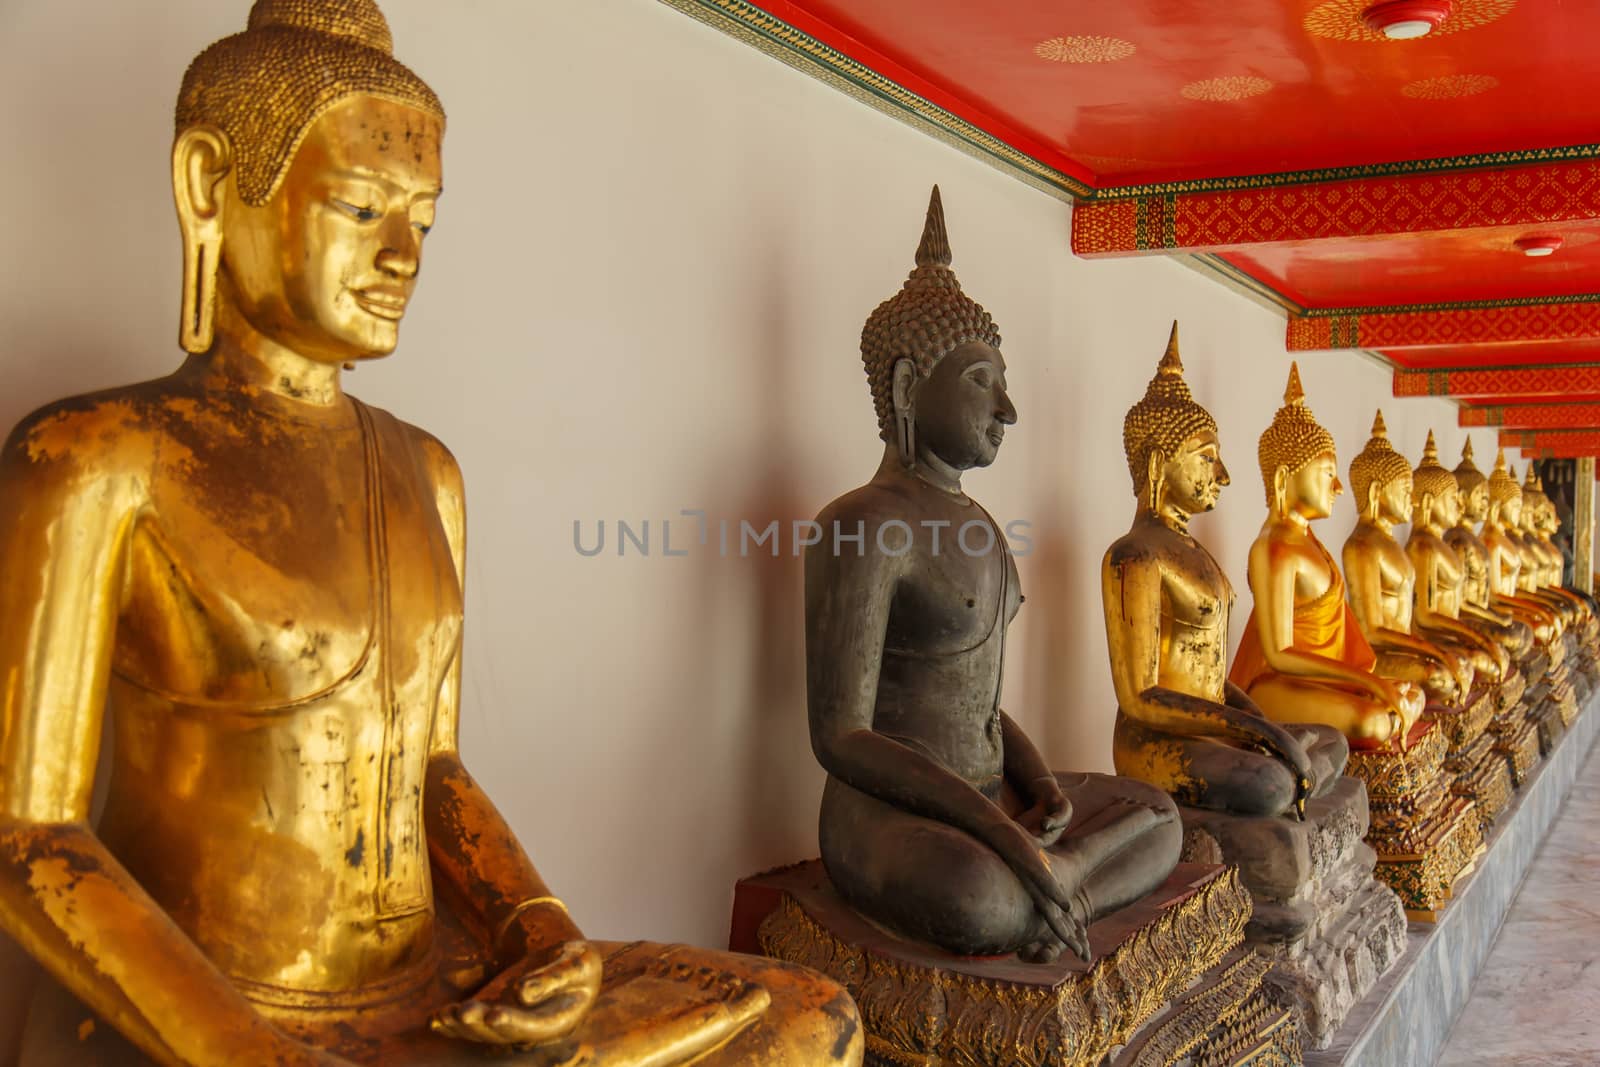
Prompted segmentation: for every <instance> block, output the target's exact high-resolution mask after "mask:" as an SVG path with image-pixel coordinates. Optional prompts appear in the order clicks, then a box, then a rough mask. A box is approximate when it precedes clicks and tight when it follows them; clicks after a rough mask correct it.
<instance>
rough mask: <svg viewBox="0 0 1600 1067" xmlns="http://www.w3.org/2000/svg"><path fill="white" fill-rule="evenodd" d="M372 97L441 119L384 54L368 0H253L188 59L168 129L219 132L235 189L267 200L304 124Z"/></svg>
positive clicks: (430, 96) (417, 85) (411, 78)
mask: <svg viewBox="0 0 1600 1067" xmlns="http://www.w3.org/2000/svg"><path fill="white" fill-rule="evenodd" d="M357 95H364V96H375V97H380V98H382V99H385V100H390V101H393V102H395V103H398V104H404V105H407V106H409V107H414V108H416V109H417V110H419V111H423V112H426V113H428V114H432V115H437V116H438V117H439V118H440V119H443V118H444V106H443V105H442V104H440V103H439V98H438V96H436V95H435V94H434V92H433V90H432V89H430V88H428V86H427V85H426V84H425V83H424V82H423V81H422V79H421V78H419V77H417V76H416V75H415V74H413V73H412V72H411V71H410V70H409V69H407V68H406V67H405V66H404V65H403V64H401V63H400V62H399V61H398V60H396V59H395V58H394V39H393V37H392V36H391V35H390V33H389V23H388V21H387V20H386V19H385V18H384V17H383V12H382V11H380V10H378V6H377V4H375V3H374V2H373V0H256V4H255V6H254V7H252V8H251V9H250V18H249V21H248V22H247V24H246V28H245V31H244V32H243V33H236V34H234V35H233V36H231V37H224V38H223V39H222V40H220V41H218V42H216V43H215V44H213V45H212V46H211V47H209V48H207V49H206V50H205V51H204V52H201V53H200V55H198V56H197V57H195V60H194V62H192V63H190V64H189V69H188V71H187V72H186V73H185V74H184V76H183V87H182V88H181V89H180V90H179V91H178V106H177V114H176V116H175V117H176V126H177V132H178V133H182V132H183V131H184V130H187V129H190V128H191V127H194V126H199V125H211V126H215V127H217V128H218V129H220V130H221V131H222V132H223V133H225V134H227V136H228V140H229V142H230V144H231V146H232V149H233V170H234V175H235V179H236V181H237V182H238V186H239V195H240V197H241V198H242V199H243V200H244V202H245V203H247V204H251V205H255V206H259V205H261V204H264V203H266V202H267V201H268V200H269V199H271V197H272V194H273V193H275V192H276V191H277V188H278V185H279V183H281V182H282V181H283V175H284V172H285V171H287V170H288V169H289V162H290V161H291V160H292V159H293V158H294V154H295V151H296V150H297V149H298V148H299V147H300V142H301V141H302V140H304V138H305V135H306V132H307V131H308V130H309V129H310V128H311V124H312V123H313V122H315V121H316V120H317V118H318V117H319V116H320V115H322V113H323V112H325V111H327V110H328V109H329V108H330V107H332V106H333V105H335V104H337V103H338V102H339V101H341V100H343V99H345V98H346V97H349V96H357Z"/></svg>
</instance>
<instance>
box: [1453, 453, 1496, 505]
mask: <svg viewBox="0 0 1600 1067" xmlns="http://www.w3.org/2000/svg"><path fill="white" fill-rule="evenodd" d="M1455 476H1456V488H1458V489H1460V490H1461V498H1462V499H1463V500H1465V499H1466V498H1467V497H1469V496H1471V495H1472V493H1473V490H1475V489H1477V488H1478V486H1480V485H1483V484H1485V482H1487V481H1488V479H1486V478H1485V477H1484V476H1483V472H1482V471H1481V470H1479V469H1478V465H1477V464H1476V463H1474V462H1473V461H1472V438H1470V437H1469V438H1467V443H1466V444H1464V445H1462V446H1461V462H1460V463H1458V464H1457V465H1456V469H1455Z"/></svg>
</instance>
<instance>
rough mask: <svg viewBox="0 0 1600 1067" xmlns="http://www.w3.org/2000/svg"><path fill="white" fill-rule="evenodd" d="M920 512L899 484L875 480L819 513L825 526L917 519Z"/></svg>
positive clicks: (818, 517)
mask: <svg viewBox="0 0 1600 1067" xmlns="http://www.w3.org/2000/svg"><path fill="white" fill-rule="evenodd" d="M918 511H919V509H918V508H917V507H916V502H915V501H913V500H912V499H911V497H910V495H909V494H908V493H906V492H905V491H904V489H902V488H901V487H900V486H898V485H895V484H892V483H886V482H883V481H878V480H874V481H870V482H868V483H867V484H866V485H863V486H860V487H859V488H856V489H852V490H850V491H849V492H848V493H845V494H844V495H843V496H840V497H836V498H835V499H833V500H832V501H830V502H829V503H828V504H827V505H826V506H824V507H823V509H822V510H821V511H820V512H818V513H817V522H818V524H819V525H821V526H823V527H824V528H826V527H827V526H828V524H829V523H833V522H839V523H850V524H851V525H854V524H855V523H856V522H858V521H861V522H868V523H871V522H880V523H881V522H887V521H889V520H890V519H902V520H905V521H915V519H916V518H917V517H918Z"/></svg>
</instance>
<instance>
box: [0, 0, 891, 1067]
mask: <svg viewBox="0 0 1600 1067" xmlns="http://www.w3.org/2000/svg"><path fill="white" fill-rule="evenodd" d="M443 132H444V112H443V109H442V107H441V106H440V104H439V101H438V99H437V97H436V96H435V95H434V94H433V92H432V91H431V90H430V89H429V88H428V87H427V86H426V85H425V84H423V82H422V81H421V79H419V78H418V77H417V76H416V75H415V74H413V73H412V72H411V71H409V70H408V69H406V68H405V67H404V66H402V65H400V64H399V63H398V62H397V61H396V60H395V59H394V58H393V55H392V43H391V39H390V35H389V29H388V25H387V23H386V22H385V20H384V18H383V15H382V14H381V13H380V12H379V10H378V9H377V7H376V6H374V4H373V3H372V2H371V0H259V2H257V3H256V4H255V5H254V7H253V9H252V10H251V12H250V17H249V24H248V29H247V30H246V31H245V32H243V33H240V34H237V35H235V36H232V37H228V38H226V39H224V40H222V41H219V42H217V43H216V44H214V45H212V46H211V47H210V48H209V49H207V50H206V51H205V52H204V53H202V54H201V55H200V56H199V58H197V59H196V60H195V61H194V63H193V64H192V65H191V66H190V68H189V70H188V73H187V75H186V76H185V78H184V82H183V88H182V92H181V94H180V96H179V100H178V108H177V136H176V140H175V143H174V145H173V149H172V175H173V188H174V194H175V197H176V202H177V209H178V218H179V223H180V228H181V230H182V235H183V250H184V257H183V264H184V269H183V299H182V320H181V326H180V340H181V343H182V347H183V348H184V349H186V350H187V351H188V352H189V353H190V355H189V357H188V359H187V361H186V362H185V363H184V364H183V365H182V366H181V367H180V368H179V369H178V370H177V371H176V372H175V373H173V374H172V375H170V376H168V377H165V378H161V379H158V380H154V381H149V382H144V383H142V384H138V385H133V386H129V387H126V388H120V389H114V390H110V391H106V392H101V393H96V394H92V395H88V396H83V397H76V398H73V399H69V400H64V401H61V402H59V403H56V404H52V405H50V406H48V407H46V408H44V409H43V410H41V411H39V412H36V413H35V414H33V415H32V416H30V417H29V418H27V419H26V420H24V421H23V422H22V423H21V424H20V425H19V426H18V427H17V429H16V430H15V432H14V433H13V434H12V435H11V437H10V440H9V441H8V443H7V444H6V446H5V449H4V452H3V453H0V569H3V571H4V573H5V575H6V581H5V582H4V583H0V676H3V677H4V678H5V679H6V685H5V701H4V704H3V706H0V860H3V861H0V924H3V925H0V928H3V929H4V930H5V931H6V932H7V933H8V934H10V935H11V936H12V937H14V938H16V940H17V941H18V942H20V943H21V944H22V945H23V946H24V947H25V948H26V949H27V950H28V951H29V952H31V953H32V954H33V955H34V956H35V957H36V958H37V959H38V960H39V961H40V962H41V963H43V965H44V967H45V969H46V971H47V972H48V973H49V975H50V976H52V978H53V981H49V982H47V983H45V985H44V986H43V987H42V988H41V989H40V990H39V991H38V994H37V996H36V998H35V1001H34V1003H33V1005H32V1010H31V1011H30V1014H29V1017H28V1025H27V1031H26V1033H25V1034H24V1039H23V1051H22V1063H23V1064H24V1067H40V1065H67V1064H70V1065H73V1067H85V1065H94V1064H127V1063H134V1062H148V1061H154V1062H158V1063H161V1064H169V1065H171V1064H178V1065H224V1064H226V1065H255V1064H268V1063H271V1064H275V1065H291V1064H293V1065H318V1067H334V1065H337V1064H348V1063H382V1064H386V1065H388V1064H408V1063H417V1064H421V1063H426V1064H430V1065H437V1067H443V1065H450V1064H468V1063H482V1062H485V1057H486V1056H488V1055H490V1054H491V1053H501V1055H499V1056H498V1057H497V1062H504V1063H527V1064H539V1065H541V1067H554V1065H556V1064H564V1063H579V1062H582V1063H594V1064H601V1063H604V1064H614V1065H618V1067H621V1065H638V1067H642V1065H645V1064H649V1065H665V1064H678V1063H687V1062H689V1061H690V1060H695V1061H696V1062H699V1063H706V1064H722V1063H729V1064H731V1063H754V1062H760V1063H777V1064H802V1063H803V1064H816V1063H823V1062H829V1063H832V1062H844V1063H858V1062H860V1057H861V1041H860V1036H859V1024H858V1020H857V1018H856V1016H855V1014H854V1010H853V1008H852V1006H851V1003H850V1001H849V999H848V998H847V997H846V996H845V995H844V993H843V991H842V990H841V989H839V987H837V986H836V985H834V984H833V983H831V982H828V981H826V980H824V979H822V978H821V977H820V976H817V975H814V974H812V973H810V972H807V971H804V970H801V969H799V968H793V967H787V966H784V965H780V964H775V963H773V962H771V961H764V960H756V959H752V958H746V957H736V956H733V955H731V954H728V953H717V952H707V951H701V950H697V949H691V948H686V947H682V946H666V945H651V944H646V943H635V944H632V945H608V944H605V943H599V942H590V941H587V940H585V939H584V937H583V934H582V933H581V932H580V931H579V929H578V927H577V926H576V925H575V924H574V923H573V921H572V919H571V918H570V917H569V916H568V914H567V910H566V908H565V906H564V905H563V904H562V903H561V901H559V900H558V899H557V898H555V897H554V896H552V895H551V893H550V890H549V889H548V888H547V887H546V885H545V883H544V881H543V880H542V879H541V878H540V876H539V874H538V872H537V871H536V870H535V869H534V866H533V864H532V863H531V862H530V861H529V859H528V857H527V855H526V854H525V853H524V852H523V850H522V848H521V846H520V845H519V844H518V843H517V841H516V839H515V838H514V837H513V835H512V832H511V829H510V827H509V826H508V825H507V824H506V822H505V820H504V819H503V818H502V817H501V816H500V814H499V813H498V812H497V811H496V810H495V808H494V806H493V805H492V804H491V803H490V801H489V799H488V798H487V797H486V796H485V795H484V793H483V792H482V790H481V789H480V788H479V787H478V786H477V784H476V783H475V782H474V781H473V779H472V777H471V775H470V774H468V772H467V770H466V769H465V767H464V766H463V764H462V761H461V757H460V754H459V752H458V749H457V734H458V727H459V707H460V678H461V628H462V596H461V593H462V569H463V565H464V540H463V534H464V503H465V497H464V495H463V491H462V483H461V474H460V471H459V470H458V469H457V467H456V464H455V461H454V460H453V459H452V458H451V456H450V453H449V452H448V451H446V450H445V448H444V446H443V445H441V444H440V443H439V442H438V441H437V440H435V439H434V438H433V437H431V436H429V435H428V434H426V433H424V432H423V431H421V430H419V429H416V428H415V427H412V426H409V425H407V424H405V423H403V422H401V421H400V420H398V419H396V418H395V417H394V416H392V415H389V414H387V413H386V412H383V411H380V410H377V409H375V408H371V407H368V406H366V405H364V404H362V403H361V402H359V401H357V400H356V399H355V398H353V397H351V396H349V395H348V394H346V393H345V392H344V391H343V389H342V387H341V381H340V373H341V367H342V365H345V364H347V363H352V362H354V361H358V360H365V359H372V358H377V357H381V356H384V355H387V354H389V353H390V352H391V351H393V350H394V348H395V346H396V343H397V339H398V333H399V324H400V319H401V317H402V316H403V314H404V311H405V309H406V305H407V303H408V301H409V300H410V298H411V295H412V292H413V289H414V287H415V285H416V281H417V274H418V270H419V268H420V265H421V259H422V251H423V245H424V235H425V234H426V233H427V232H428V230H429V228H430V227H431V226H432V225H433V221H434V210H435V204H436V201H437V200H438V198H439V194H440V188H441V184H440V183H441V163H440V159H441V156H440V152H441V138H442V136H443ZM103 729H108V730H109V731H110V732H111V734H112V737H113V739H114V742H115V743H114V756H113V757H112V766H111V773H110V779H109V781H110V785H109V792H108V796H107V798H106V802H105V809H104V811H105V814H104V817H103V819H102V821H101V823H100V825H99V827H98V829H96V828H94V827H91V825H90V822H89V818H90V797H91V792H92V790H93V786H94V782H95V768H96V754H97V752H98V751H99V748H100V741H101V734H102V730H103ZM506 1053H511V1054H510V1055H506ZM146 1057H148V1060H146ZM696 1057H703V1058H701V1059H698V1060H696Z"/></svg>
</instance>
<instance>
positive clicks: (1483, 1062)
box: [1438, 745, 1600, 1067]
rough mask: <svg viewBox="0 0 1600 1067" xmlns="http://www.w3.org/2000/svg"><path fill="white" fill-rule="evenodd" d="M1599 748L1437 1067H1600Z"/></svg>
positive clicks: (1502, 931)
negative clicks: (1599, 1066) (1512, 1066)
mask: <svg viewBox="0 0 1600 1067" xmlns="http://www.w3.org/2000/svg"><path fill="white" fill-rule="evenodd" d="M1597 964H1600V745H1597V746H1596V747H1595V748H1594V750H1593V751H1592V752H1591V753H1590V755H1589V758H1588V761H1587V763H1586V764H1585V765H1584V768H1583V771H1582V772H1581V774H1580V776H1579V778H1578V781H1577V782H1576V783H1575V784H1574V785H1573V787H1572V791H1571V792H1570V793H1569V794H1568V796H1567V803H1566V806H1565V807H1564V808H1563V809H1562V811H1561V814H1560V816H1558V817H1557V819H1556V823H1555V825H1554V826H1553V827H1551V830H1550V836H1549V837H1548V838H1546V840H1545V843H1544V846H1543V847H1542V848H1541V849H1540V851H1539V854H1538V856H1537V858H1535V860H1534V862H1533V868H1532V869H1531V870H1530V871H1529V872H1528V877H1527V880H1526V881H1525V882H1523V884H1522V891H1521V892H1520V893H1519V894H1518V895H1517V898H1516V900H1515V902H1513V904H1512V905H1511V911H1510V913H1509V914H1508V915H1507V916H1506V921H1505V925H1504V926H1502V927H1501V929H1500V936H1499V938H1498V939H1497V940H1496V941H1495V944H1494V948H1493V949H1492V950H1491V952H1490V954H1489V959H1488V962H1487V963H1486V964H1485V965H1484V968H1483V971H1482V972H1481V974H1480V975H1479V977H1478V981H1477V983H1476V984H1475V985H1474V986H1473V988H1472V997H1471V999H1470V1000H1468V1001H1467V1005H1466V1008H1465V1009H1463V1011H1462V1013H1461V1016H1460V1018H1459V1019H1457V1020H1456V1025H1455V1029H1454V1030H1453V1031H1451V1034H1450V1039H1449V1042H1448V1043H1447V1044H1446V1045H1445V1049H1444V1052H1443V1053H1442V1054H1441V1055H1440V1057H1439V1060H1438V1064H1439V1067H1510V1065H1512V1064H1515V1065H1517V1067H1596V1065H1600V965H1597Z"/></svg>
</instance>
